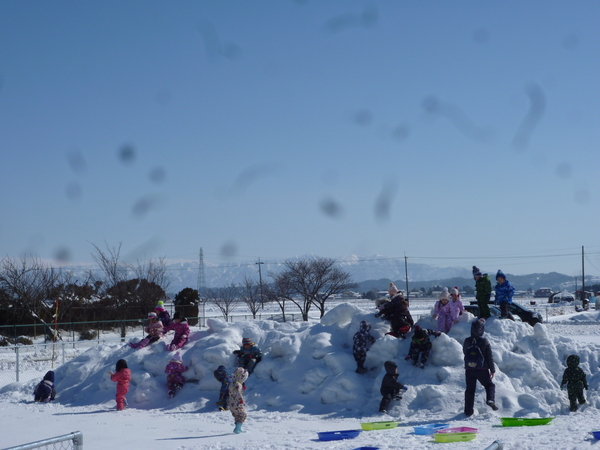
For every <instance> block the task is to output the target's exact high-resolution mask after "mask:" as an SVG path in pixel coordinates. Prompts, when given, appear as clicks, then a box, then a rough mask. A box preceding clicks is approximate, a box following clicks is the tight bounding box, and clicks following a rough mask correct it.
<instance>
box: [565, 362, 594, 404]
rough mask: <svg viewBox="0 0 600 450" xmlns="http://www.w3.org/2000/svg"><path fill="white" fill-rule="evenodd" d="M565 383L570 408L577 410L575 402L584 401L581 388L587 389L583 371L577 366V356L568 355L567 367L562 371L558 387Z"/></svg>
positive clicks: (580, 402) (582, 402)
mask: <svg viewBox="0 0 600 450" xmlns="http://www.w3.org/2000/svg"><path fill="white" fill-rule="evenodd" d="M565 384H566V385H567V394H568V395H569V403H570V405H569V406H570V410H571V411H573V412H575V411H577V402H578V401H579V404H580V405H583V404H584V403H585V397H584V395H583V390H584V389H585V390H587V388H588V384H587V379H586V376H585V372H584V371H583V370H582V369H581V367H579V356H577V355H570V356H569V357H568V358H567V368H566V369H565V372H564V373H563V377H562V381H561V383H560V388H561V389H562V388H563V386H564V385H565Z"/></svg>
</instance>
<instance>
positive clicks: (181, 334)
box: [163, 311, 190, 352]
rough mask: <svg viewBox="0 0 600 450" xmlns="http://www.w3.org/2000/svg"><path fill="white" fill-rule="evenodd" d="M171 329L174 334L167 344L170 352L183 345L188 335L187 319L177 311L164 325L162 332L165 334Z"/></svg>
mask: <svg viewBox="0 0 600 450" xmlns="http://www.w3.org/2000/svg"><path fill="white" fill-rule="evenodd" d="M171 330H175V336H173V340H172V341H171V343H170V344H169V345H167V350H169V351H171V352H172V351H175V350H177V349H180V348H181V347H183V346H184V345H185V344H186V342H187V341H188V337H189V336H190V327H189V325H188V323H187V319H186V318H185V317H184V316H183V314H181V313H180V312H179V311H177V312H176V313H175V315H174V316H173V321H172V322H171V324H170V325H167V326H166V327H164V329H163V334H167V333H168V332H169V331H171Z"/></svg>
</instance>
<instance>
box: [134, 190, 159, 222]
mask: <svg viewBox="0 0 600 450" xmlns="http://www.w3.org/2000/svg"><path fill="white" fill-rule="evenodd" d="M157 204H158V199H157V198H156V197H154V196H151V195H147V196H145V197H142V198H140V199H138V200H137V201H136V202H135V203H134V204H133V207H132V208H131V212H132V213H133V215H134V216H138V217H142V216H145V215H146V214H148V212H150V210H152V209H154V208H155V207H156V206H157Z"/></svg>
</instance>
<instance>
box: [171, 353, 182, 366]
mask: <svg viewBox="0 0 600 450" xmlns="http://www.w3.org/2000/svg"><path fill="white" fill-rule="evenodd" d="M171 362H175V363H179V364H181V363H183V359H181V355H180V354H179V352H177V353H175V354H174V355H173V357H172V358H171Z"/></svg>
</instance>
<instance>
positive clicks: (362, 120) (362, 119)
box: [354, 110, 373, 127]
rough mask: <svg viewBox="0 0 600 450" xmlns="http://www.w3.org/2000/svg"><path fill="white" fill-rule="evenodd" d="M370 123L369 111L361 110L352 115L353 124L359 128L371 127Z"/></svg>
mask: <svg viewBox="0 0 600 450" xmlns="http://www.w3.org/2000/svg"><path fill="white" fill-rule="evenodd" d="M372 121H373V117H372V116H371V113H370V112H369V111H366V110H361V111H358V112H357V113H356V114H354V123H355V124H356V125H360V126H361V127H366V126H368V125H371V122H372Z"/></svg>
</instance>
